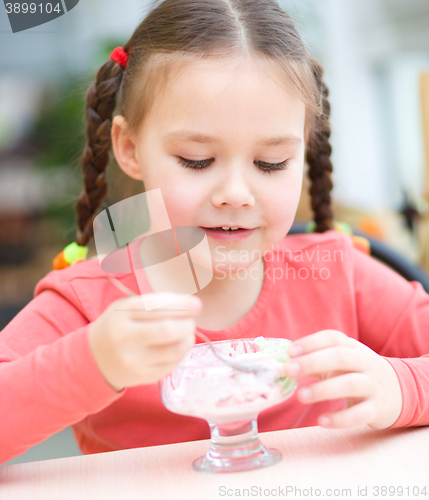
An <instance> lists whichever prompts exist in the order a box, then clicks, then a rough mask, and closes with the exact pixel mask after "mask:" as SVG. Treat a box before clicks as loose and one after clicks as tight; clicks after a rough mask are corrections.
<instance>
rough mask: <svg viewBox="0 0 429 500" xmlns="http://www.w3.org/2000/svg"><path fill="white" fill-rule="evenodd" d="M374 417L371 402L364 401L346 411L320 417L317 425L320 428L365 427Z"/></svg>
mask: <svg viewBox="0 0 429 500" xmlns="http://www.w3.org/2000/svg"><path fill="white" fill-rule="evenodd" d="M374 416H375V408H374V405H373V404H372V402H371V401H368V400H365V401H363V402H362V403H359V404H356V405H355V406H352V407H351V408H347V409H346V410H342V411H338V412H335V413H325V414H323V415H320V417H319V418H318V421H317V423H318V424H319V425H321V426H322V427H332V428H337V429H345V428H347V427H356V426H359V425H366V424H367V423H368V422H371V421H372V420H373V419H374Z"/></svg>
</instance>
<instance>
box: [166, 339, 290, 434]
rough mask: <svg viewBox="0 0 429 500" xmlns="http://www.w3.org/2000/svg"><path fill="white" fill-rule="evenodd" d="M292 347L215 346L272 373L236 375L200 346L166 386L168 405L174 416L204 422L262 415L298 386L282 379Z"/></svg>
mask: <svg viewBox="0 0 429 500" xmlns="http://www.w3.org/2000/svg"><path fill="white" fill-rule="evenodd" d="M260 339H262V340H260ZM288 343H289V341H286V340H285V339H264V338H263V337H259V338H258V339H245V340H233V341H231V340H228V341H224V342H218V343H216V348H217V349H218V350H219V351H220V352H222V353H223V354H227V355H230V356H232V357H234V358H235V359H237V360H242V361H249V362H251V363H260V364H263V365H264V366H266V367H267V368H268V370H266V371H263V372H257V373H247V372H240V371H237V370H234V369H233V368H230V367H229V366H227V365H226V364H225V363H223V362H222V361H221V360H219V359H218V358H217V357H216V356H215V355H214V354H213V352H212V351H211V349H210V348H209V347H208V346H207V345H205V344H201V345H197V346H195V347H194V348H193V349H192V350H191V351H190V352H189V354H188V355H187V356H186V357H185V359H184V360H183V361H182V362H181V363H180V365H179V366H178V367H177V368H176V369H175V370H173V372H172V373H171V374H170V375H168V376H167V377H165V378H164V380H163V381H162V384H161V388H162V390H161V394H162V398H163V402H164V404H165V406H166V407H167V408H168V409H169V410H170V411H172V412H174V413H179V414H182V415H189V416H194V417H199V418H204V419H205V420H207V421H208V422H209V423H216V424H219V423H226V422H236V421H240V420H250V419H253V418H256V416H257V415H258V413H260V412H261V411H262V410H264V409H266V408H269V407H270V406H274V405H276V404H279V403H281V402H282V401H283V400H285V399H287V398H288V397H289V396H290V394H291V393H292V392H293V389H294V388H295V386H296V382H295V381H294V380H292V379H287V378H286V377H284V376H282V374H281V369H282V366H283V364H284V362H285V361H286V358H287V357H288V356H287V346H288ZM258 344H259V345H258Z"/></svg>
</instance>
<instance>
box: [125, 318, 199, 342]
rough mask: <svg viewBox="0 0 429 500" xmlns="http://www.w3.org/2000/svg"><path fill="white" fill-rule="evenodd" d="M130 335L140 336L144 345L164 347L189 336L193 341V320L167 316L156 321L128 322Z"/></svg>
mask: <svg viewBox="0 0 429 500" xmlns="http://www.w3.org/2000/svg"><path fill="white" fill-rule="evenodd" d="M129 331H130V336H132V337H135V338H137V337H138V338H140V339H141V341H142V342H143V343H144V345H147V346H150V347H165V346H168V345H174V344H177V343H178V342H181V341H182V340H183V339H185V338H186V337H189V338H191V339H192V341H193V342H194V340H195V338H194V332H195V320H194V319H192V318H179V319H178V318H174V319H173V318H171V319H169V318H167V319H160V320H158V321H155V320H153V321H145V322H144V328H142V322H141V321H131V322H130V330H129Z"/></svg>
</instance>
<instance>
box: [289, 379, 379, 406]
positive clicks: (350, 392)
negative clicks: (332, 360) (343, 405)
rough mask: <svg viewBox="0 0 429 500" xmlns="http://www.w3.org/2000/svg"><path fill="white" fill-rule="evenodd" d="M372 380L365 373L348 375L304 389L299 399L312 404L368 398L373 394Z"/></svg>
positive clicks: (299, 394)
mask: <svg viewBox="0 0 429 500" xmlns="http://www.w3.org/2000/svg"><path fill="white" fill-rule="evenodd" d="M372 388H373V386H372V384H371V380H370V378H369V377H368V376H367V375H366V374H364V373H347V374H345V375H340V376H338V377H333V378H330V379H328V380H324V381H322V382H316V383H314V384H311V385H306V386H305V387H302V388H301V389H300V390H299V391H298V393H297V396H298V399H299V400H300V401H301V402H302V403H306V404H310V403H316V402H318V401H324V400H330V399H340V398H366V397H368V396H370V395H371V394H372Z"/></svg>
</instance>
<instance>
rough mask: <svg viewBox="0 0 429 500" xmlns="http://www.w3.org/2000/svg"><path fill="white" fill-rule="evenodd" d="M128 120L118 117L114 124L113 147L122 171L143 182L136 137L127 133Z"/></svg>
mask: <svg viewBox="0 0 429 500" xmlns="http://www.w3.org/2000/svg"><path fill="white" fill-rule="evenodd" d="M126 124H127V122H126V120H125V118H124V117H123V116H121V115H117V116H115V117H114V118H113V122H112V147H113V153H114V155H115V158H116V161H117V162H118V165H119V166H120V167H121V169H122V170H123V171H124V172H125V173H126V174H127V175H128V176H130V177H132V178H133V179H136V180H140V181H141V180H143V176H142V171H141V168H140V163H139V162H138V158H137V150H136V145H135V137H134V135H131V134H129V133H127V131H126Z"/></svg>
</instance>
